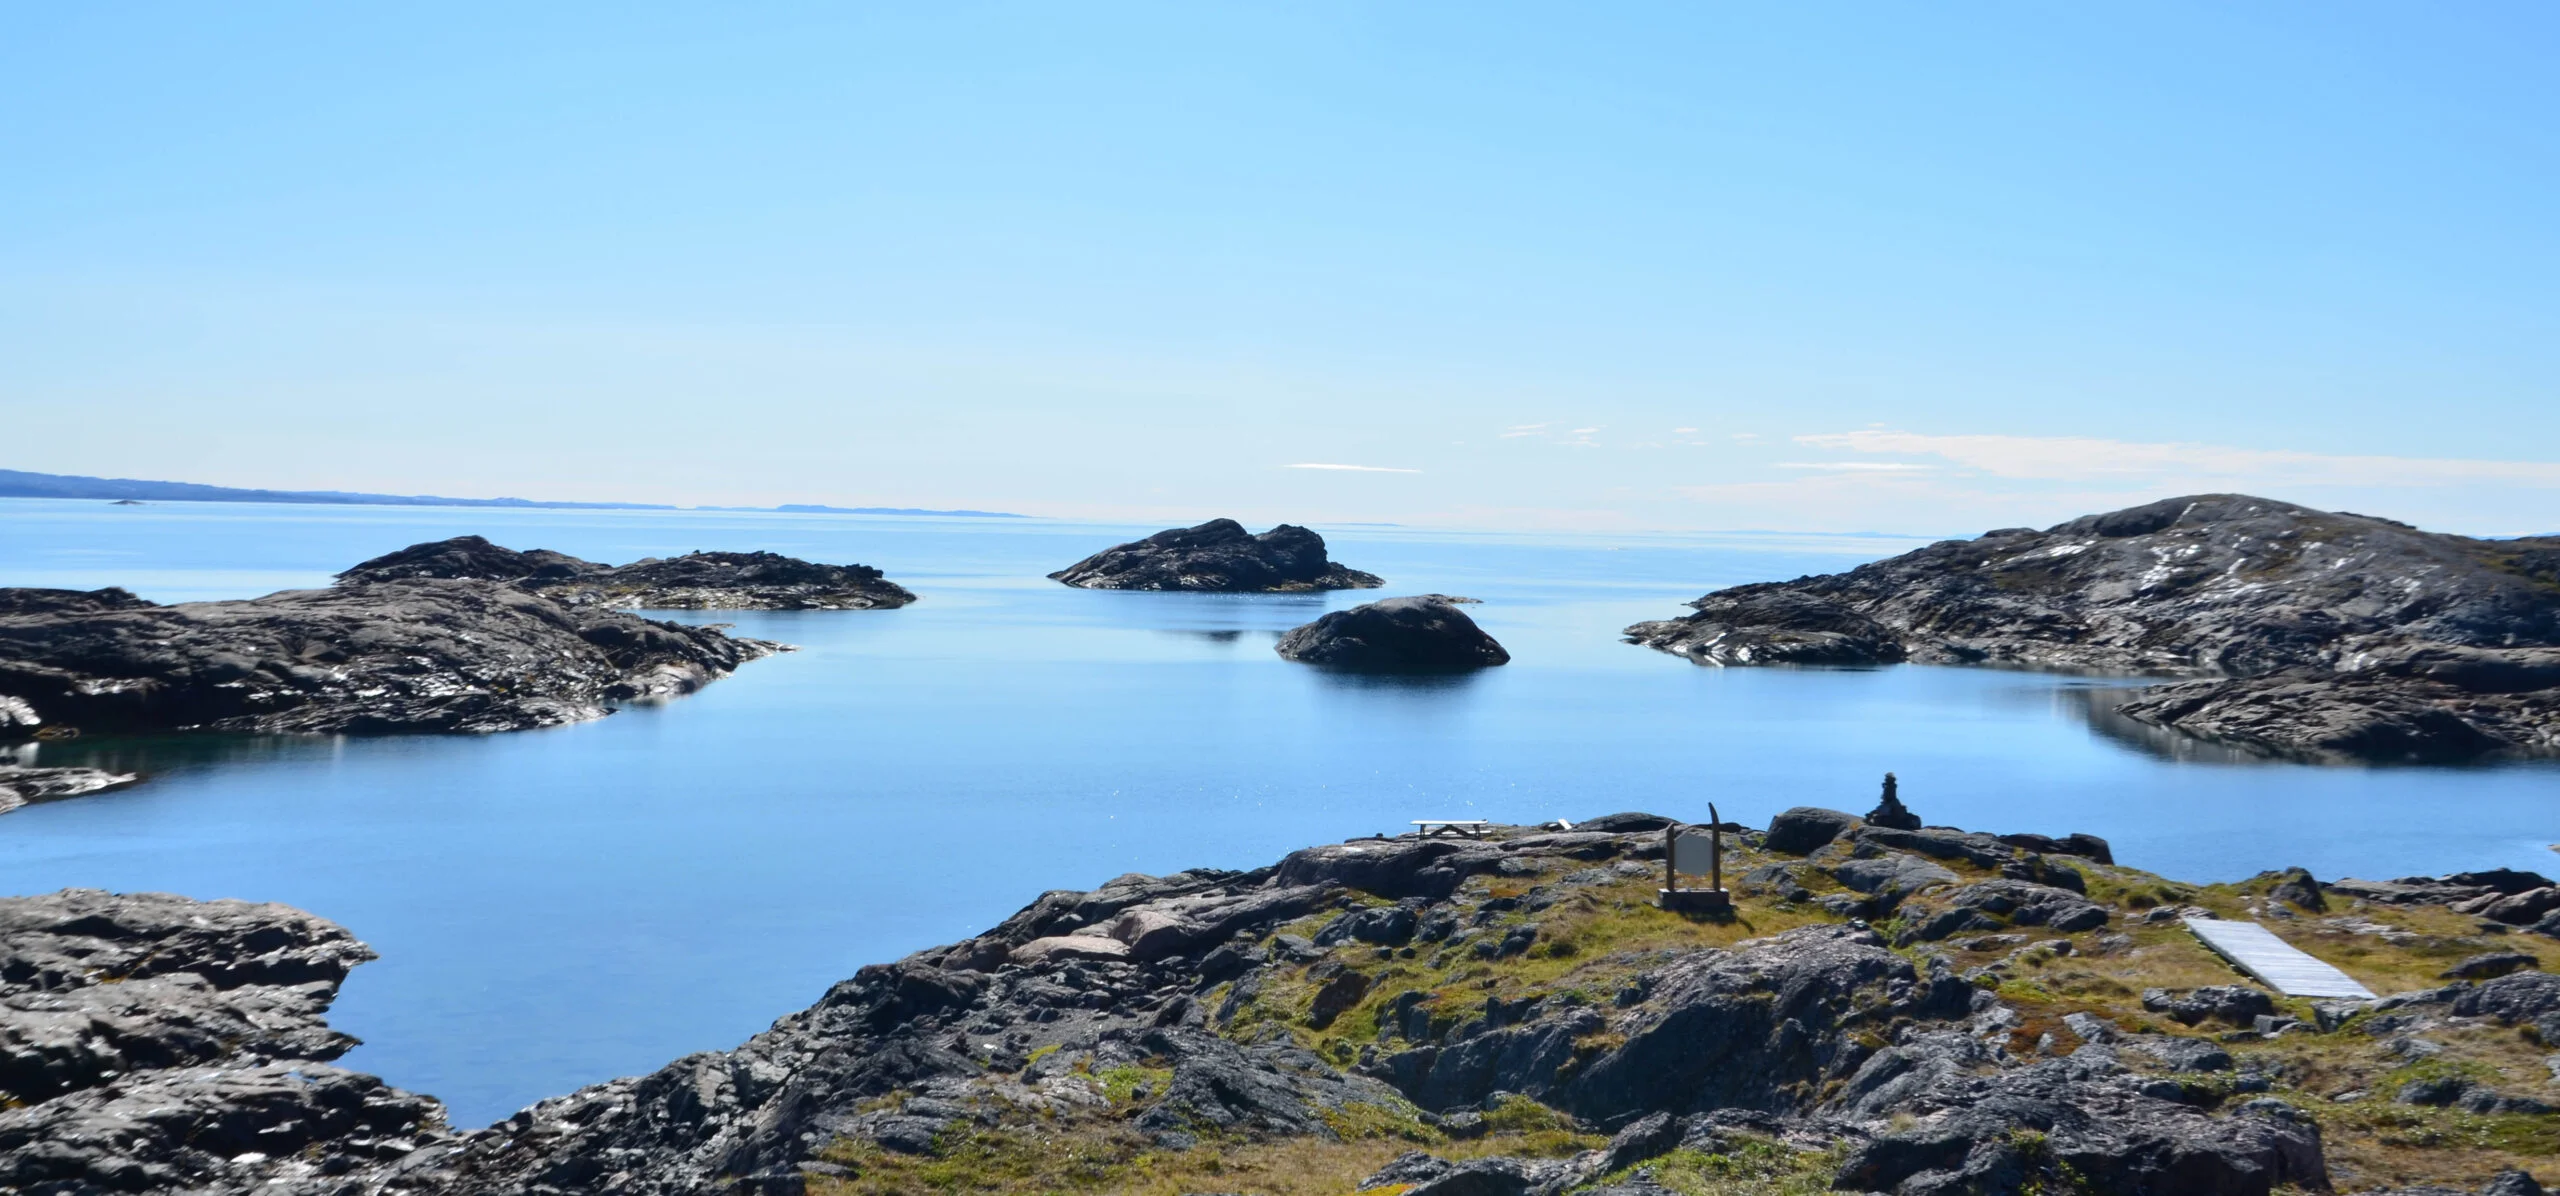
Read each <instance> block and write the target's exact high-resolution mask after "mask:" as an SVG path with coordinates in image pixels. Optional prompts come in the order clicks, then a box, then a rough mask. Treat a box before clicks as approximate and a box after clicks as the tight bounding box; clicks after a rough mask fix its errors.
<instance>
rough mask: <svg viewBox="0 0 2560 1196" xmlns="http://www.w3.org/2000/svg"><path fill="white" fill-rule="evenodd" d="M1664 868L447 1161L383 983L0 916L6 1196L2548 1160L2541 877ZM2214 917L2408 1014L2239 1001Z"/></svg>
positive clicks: (675, 1094)
mask: <svg viewBox="0 0 2560 1196" xmlns="http://www.w3.org/2000/svg"><path fill="white" fill-rule="evenodd" d="M1879 812H1880V813H1882V814H1884V815H1886V817H1885V819H1884V821H1885V822H1889V823H1898V822H1902V821H1904V819H1903V818H1902V817H1901V815H1902V814H1904V813H1907V810H1904V809H1903V808H1902V807H1901V806H1900V805H1899V804H1898V803H1895V802H1889V803H1887V805H1886V806H1885V807H1882V808H1880V811H1879ZM1669 823H1670V820H1668V819H1665V818H1661V817H1657V816H1652V815H1644V814H1623V815H1613V816H1610V817H1606V818H1599V819H1593V820H1590V821H1588V822H1584V823H1580V824H1575V825H1572V826H1569V827H1565V826H1548V827H1506V828H1496V829H1495V830H1494V831H1493V832H1492V833H1491V834H1489V835H1488V836H1486V837H1484V838H1481V839H1468V840H1462V839H1448V838H1416V837H1412V836H1405V837H1400V838H1395V839H1386V838H1379V839H1370V840H1353V841H1350V842H1345V843H1341V844H1333V845H1326V846H1318V847H1311V848H1307V849H1305V850H1302V851H1298V852H1295V853H1293V854H1291V855H1289V856H1288V857H1287V858H1285V859H1283V860H1281V861H1279V862H1277V863H1276V864H1273V865H1270V866H1267V867H1263V868H1259V869H1255V870H1252V871H1249V872H1228V871H1218V870H1209V869H1203V870H1195V871H1191V872H1184V873H1177V874H1174V875H1171V876H1165V877H1149V876H1137V875H1131V876H1124V877H1120V878H1118V879H1116V880H1113V881H1112V882H1110V883H1109V884H1106V885H1104V886H1103V887H1102V888H1100V889H1096V890H1093V891H1090V892H1072V891H1060V892H1052V893H1047V894H1043V895H1042V896H1041V897H1040V898H1039V899H1038V900H1037V901H1035V902H1033V903H1032V904H1030V905H1029V906H1027V907H1025V908H1024V909H1023V910H1022V911H1021V912H1019V913H1017V914H1015V915H1014V916H1013V917H1012V918H1009V919H1007V920H1006V921H1005V922H1004V923H1003V924H1001V925H999V926H997V927H995V928H993V929H991V930H989V931H988V932H986V933H985V934H982V935H979V936H977V937H975V938H972V939H969V940H966V941H963V942H959V943H954V944H951V945H948V946H945V947H940V948H935V949H932V950H928V951H923V952H919V953H917V954H915V955H913V956H910V957H908V958H906V959H903V960H900V961H897V962H895V963H890V964H881V965H874V966H871V967H866V968H863V969H862V970H861V971H859V972H858V973H856V974H855V975H854V976H853V977H852V978H850V979H848V980H846V981H844V982H843V983H841V984H838V985H837V986H836V987H835V988H834V989H832V990H830V991H829V992H828V993H827V995H826V996H825V998H824V999H822V1000H821V1001H820V1002H818V1004H816V1005H814V1006H812V1007H811V1008H809V1009H807V1010H804V1011H802V1012H799V1013H795V1014H791V1015H789V1016H786V1017H784V1018H782V1019H781V1020H780V1021H778V1022H776V1023H775V1024H774V1026H773V1028H772V1029H770V1030H768V1031H767V1032H765V1033H763V1034H760V1035H758V1036H756V1037H755V1038H754V1039H752V1040H750V1041H749V1042H747V1043H746V1044H744V1045H743V1046H740V1047H739V1048H737V1049H735V1050H731V1051H724V1052H711V1053H704V1054H697V1055H692V1056H688V1057H686V1058H684V1059H681V1060H678V1061H676V1062H675V1063H673V1064H670V1065H669V1066H668V1067H667V1068H665V1069H664V1070H662V1071H659V1072H657V1073H654V1074H651V1075H647V1076H638V1077H631V1078H626V1079H620V1080H614V1081H610V1082H608V1083H604V1084H600V1085H596V1086H594V1087H592V1088H588V1089H584V1090H581V1091H579V1092H576V1093H572V1094H570V1095H567V1096H562V1097H558V1098H555V1099H552V1100H546V1101H543V1102H541V1103H539V1104H536V1105H534V1106H532V1107H530V1108H528V1109H526V1110H524V1111H523V1112H521V1113H518V1114H517V1115H515V1116H514V1117H511V1118H509V1119H507V1120H505V1121H502V1122H500V1123H498V1124H497V1125H494V1126H492V1127H489V1128H488V1129H485V1130H478V1131H472V1132H468V1133H457V1132H454V1131H453V1130H451V1129H449V1128H448V1127H446V1126H445V1125H444V1124H443V1122H442V1119H441V1116H440V1112H439V1110H438V1109H437V1107H436V1106H435V1105H434V1103H433V1102H432V1101H430V1100H428V1099H426V1098H423V1097H418V1096H413V1095H411V1094H407V1093H402V1092H398V1091H397V1090H393V1089H388V1088H385V1087H383V1086H381V1085H380V1083H379V1081H376V1080H373V1079H371V1078H370V1077H363V1076H356V1075H352V1074H350V1073H345V1072H342V1071H339V1070H337V1069H335V1068H333V1067H331V1066H329V1065H328V1063H327V1060H329V1059H331V1058H334V1057H335V1055H336V1054H337V1053H338V1052H339V1051H341V1050H343V1049H344V1047H345V1045H347V1040H345V1039H344V1038H343V1036H339V1035H336V1034H334V1033H333V1032H331V1031H328V1030H327V1029H326V1028H325V1026H324V1025H323V1024H322V1023H321V1022H320V1021H319V1017H320V1014H321V1012H322V1011H323V1010H325V1008H326V1006H327V1004H328V1002H329V999H330V997H331V996H332V995H333V994H334V993H335V991H336V986H337V984H338V982H339V981H340V980H341V979H343V977H344V975H345V973H346V970H347V969H348V968H349V967H351V966H353V965H354V964H355V963H358V962H361V961H362V960H363V959H365V958H369V957H370V953H369V952H367V951H366V950H365V949H364V948H363V946H362V945H361V944H359V943H356V942H355V941H354V940H353V939H352V937H350V936H348V935H347V933H346V932H345V931H344V930H342V929H340V928H338V927H336V926H334V925H331V924H329V923H326V922H324V921H321V920H319V919H316V918H313V917H311V916H309V915H307V914H302V913H300V912H298V911H293V910H289V909H285V908H283V907H278V906H251V905H246V904H243V903H239V902H203V903H198V902H190V901H186V900H184V899H180V898H174V897H167V896H161V895H135V896H125V897H117V896H111V895H108V894H103V893H97V892H92V891H79V890H74V891H70V892H65V893H60V894H54V895H51V896H45V897H30V898H13V899H5V900H0V1039H5V1041H6V1043H7V1049H6V1050H5V1051H0V1058H4V1059H5V1060H6V1061H7V1062H6V1066H7V1067H8V1069H9V1070H7V1071H6V1072H5V1080H0V1087H4V1088H5V1089H6V1092H7V1095H8V1098H9V1099H8V1101H7V1102H6V1103H7V1104H8V1105H9V1107H7V1108H5V1109H0V1187H7V1188H10V1189H11V1190H16V1191H25V1192H30V1193H69V1192H75V1191H76V1192H87V1191H128V1192H142V1193H157V1192H178V1191H190V1192H214V1193H225V1192H241V1193H246V1192H249V1191H252V1190H255V1191H260V1192H271V1193H278V1194H279V1196H297V1194H304V1193H310V1194H320V1193H327V1194H330V1196H338V1194H348V1196H352V1194H356V1193H367V1194H371V1193H524V1194H527V1196H530V1194H533V1193H605V1192H612V1193H666V1194H673V1193H693V1192H737V1193H844V1194H854V1193H863V1194H869V1193H888V1192H911V1191H921V1190H937V1189H939V1188H940V1187H942V1186H944V1184H945V1183H946V1182H947V1181H949V1180H950V1179H951V1178H952V1177H954V1176H965V1177H968V1180H969V1183H970V1184H971V1185H972V1190H976V1191H986V1192H1015V1191H1019V1192H1025V1193H1028V1192H1038V1191H1053V1190H1058V1189H1061V1188H1071V1189H1074V1190H1091V1191H1113V1190H1136V1189H1143V1190H1146V1191H1158V1190H1161V1191H1167V1192H1177V1193H1178V1192H1202V1193H1208V1192H1229V1191H1255V1192H1261V1191H1272V1192H1290V1193H1295V1192H1313V1191H1342V1190H1348V1189H1350V1188H1352V1187H1354V1186H1361V1187H1364V1188H1366V1189H1371V1190H1378V1191H1382V1192H1401V1193H1404V1194H1405V1196H1480V1194H1486V1193H1493V1194H1499V1196H1529V1194H1532V1193H1536V1194H1561V1193H1567V1192H1574V1193H1584V1194H1588V1196H1661V1194H1663V1193H1670V1192H1688V1193H1742V1192H1776V1191H1790V1192H1792V1191H1811V1190H1816V1189H1818V1188H1819V1189H1831V1190H1840V1191H1853V1192H1889V1193H1896V1194H1897V1196H1921V1194H1923V1193H1927V1194H1944V1193H1959V1192H1961V1193H2023V1192H2028V1191H2042V1192H2053V1191H2065V1190H2068V1191H2079V1192H2086V1193H2104V1194H2141V1196H2173V1194H2175V1196H2193V1194H2203V1196H2216V1194H2226V1193H2227V1194H2248V1196H2263V1194H2266V1193H2270V1192H2273V1191H2277V1190H2280V1189H2281V1190H2288V1191H2291V1190H2304V1191H2327V1190H2333V1189H2334V1190H2352V1191H2382V1190H2391V1191H2396V1192H2408V1193H2416V1192H2420V1191H2431V1192H2448V1191H2460V1192H2471V1191H2485V1192H2490V1193H2495V1194H2497V1196H2521V1194H2525V1193H2538V1192H2539V1191H2540V1189H2539V1187H2537V1186H2535V1185H2534V1183H2533V1180H2532V1178H2531V1176H2530V1175H2528V1174H2526V1173H2525V1172H2523V1171H2521V1170H2515V1169H2514V1168H2516V1167H2518V1166H2520V1165H2529V1166H2548V1165H2549V1163H2550V1157H2549V1154H2550V1152H2551V1149H2552V1144H2553V1143H2554V1142H2555V1141H2560V1139H2555V1137H2554V1134H2555V1132H2560V1108H2556V1107H2555V1105H2554V1104H2553V1103H2552V1101H2553V1100H2555V1099H2560V1092H2555V1091H2554V1090H2553V1083H2554V1082H2553V1080H2552V1070H2553V1069H2552V1068H2550V1067H2546V1066H2545V1062H2546V1061H2545V1058H2544V1055H2543V1052H2544V1051H2545V1050H2547V1049H2549V1048H2547V1047H2543V1046H2538V1045H2536V1044H2538V1043H2546V1042H2547V1043H2560V976H2552V975H2546V974H2545V973H2543V972H2541V971H2540V970H2538V969H2539V968H2540V966H2541V965H2542V964H2543V963H2544V962H2546V961H2551V960H2560V944H2555V942H2554V940H2552V939H2551V938H2550V937H2548V936H2549V935H2551V934H2554V933H2560V919H2551V920H2550V921H2551V922H2552V923H2555V924H2553V925H2549V926H2546V918H2545V915H2546V914H2547V913H2548V912H2549V911H2548V910H2546V909H2544V908H2543V907H2544V906H2560V891H2555V890H2553V888H2552V886H2551V885H2550V883H2549V882H2548V881H2547V880H2544V879H2543V878H2541V877H2537V876H2531V875H2530V874H2525V873H2517V872H2500V873H2477V874H2463V875H2458V876H2450V877H2438V878H2405V879H2402V880H2397V881H2338V882H2335V883H2332V884H2328V885H2322V884H2320V883H2319V882H2318V881H2316V880H2314V879H2312V878H2311V877H2309V876H2308V875H2307V874H2303V873H2300V872H2299V871H2298V870H2294V871H2286V872H2273V873H2268V874H2266V875H2264V876H2261V877H2259V878H2256V879H2254V880H2252V881H2249V882H2244V883H2241V884H2237V885H2220V886H2196V885H2184V884H2179V883H2177V882H2173V881H2168V880H2164V879H2162V878H2159V877H2156V876H2152V875H2150V874H2147V873H2143V872H2139V871H2137V870H2134V869H2131V868H2127V867H2123V866H2121V865H2118V864H2116V863H2113V862H2112V861H2111V853H2110V852H2109V851H2108V849H2107V845H2106V844H2105V843H2104V842H2103V841H2102V840H2098V839H2095V838H2094V837H2091V836H2086V835H2075V836H2068V837H2048V836H2043V835H2033V834H2016V835H2006V836H1995V835H1989V834H1981V833H1972V832H1966V831H1960V830H1954V829H1951V828H1944V827H1925V826H1924V827H1919V828H1917V829H1912V828H1910V827H1908V826H1904V825H1881V824H1879V823H1876V822H1869V821H1866V820H1861V819H1858V818H1855V817H1853V816H1850V815H1847V814H1843V813H1838V812H1834V811H1827V810H1819V809H1812V808H1799V809H1795V810H1789V811H1787V812H1785V813H1783V814H1781V815H1779V816H1777V817H1776V818H1775V819H1773V820H1772V822H1771V824H1770V826H1769V828H1768V829H1767V830H1766V831H1765V832H1740V831H1738V830H1737V831H1736V832H1732V833H1729V834H1728V846H1729V848H1730V852H1731V854H1730V856H1729V858H1728V861H1727V867H1728V868H1729V869H1730V872H1729V875H1731V876H1732V877H1733V878H1734V880H1735V883H1734V886H1733V888H1734V894H1735V899H1736V900H1735V910H1734V913H1733V914H1732V916H1731V917H1730V918H1727V919H1723V920H1718V919H1715V918H1709V917H1702V916H1696V915H1682V914H1677V913H1671V912H1667V911H1664V910H1661V909H1658V908H1655V906H1654V904H1653V901H1652V896H1653V890H1654V889H1655V887H1656V886H1657V885H1658V884H1659V883H1660V879H1661V876H1662V867H1663V865H1662V863H1661V857H1662V853H1663V847H1664V838H1665V836H1664V833H1663V828H1664V827H1665V826H1666V825H1669ZM2519 898H2523V900H2518V899H2519ZM2502 903H2504V904H2502ZM2464 911H2468V912H2464ZM2201 913H2210V914H2214V915H2217V916H2223V917H2252V918H2255V919H2257V920H2260V921H2262V922H2264V923H2265V924H2267V925H2268V926H2270V927H2272V928H2274V929H2275V930H2276V931H2277V932H2278V933H2279V934H2281V935H2283V936H2285V937H2287V938H2289V939H2292V940H2294V941H2295V942H2297V943H2298V944H2301V945H2303V946H2305V947H2306V949H2310V950H2314V951H2316V952H2319V953H2321V954H2322V955H2324V956H2325V957H2328V958H2332V959H2337V960H2341V961H2342V962H2345V963H2346V965H2347V966H2349V967H2351V968H2353V969H2355V970H2356V971H2357V972H2358V974H2359V975H2360V976H2362V977H2364V978H2367V979H2368V980H2369V981H2371V982H2373V983H2374V984H2375V986H2376V987H2377V989H2378V990H2380V991H2387V992H2391V993H2392V994H2393V995H2391V996H2389V997H2387V998H2385V999H2383V1000H2380V1001H2377V1002H2369V1003H2367V1002H2304V1001H2296V1000H2290V999H2286V998H2282V997H2278V996H2273V995H2271V994H2269V993H2267V992H2265V991H2262V990H2259V989H2256V988H2254V987H2251V986H2249V985H2246V984H2244V983H2240V982H2237V981H2236V980H2235V978H2234V976H2233V974H2232V973H2231V972H2230V971H2229V970H2228V969H2227V968H2225V967H2223V966H2221V965H2220V964H2219V962H2218V961H2217V960H2215V959H2214V957H2213V956H2211V955H2210V954H2209V953H2207V952H2206V951H2205V950H2204V949H2203V948H2202V947H2201V946H2199V945H2198V944H2197V943H2196V942H2195V941H2194V940H2193V939H2192V938H2191V937H2190V936H2188V935H2187V934H2186V932H2185V931H2184V930H2183V929H2182V928H2181V927H2180V925H2179V923H2178V921H2177V919H2178V917H2179V916H2180V915H2181V914H2201ZM2529 914H2530V915H2531V916H2530V917H2528V915H2529ZM2528 927H2529V928H2530V929H2528ZM2536 931H2539V933H2537V932H2536ZM2484 948H2494V949H2495V950H2486V951H2484ZM2483 954H2489V955H2503V956H2504V958H2503V959H2500V960H2496V961H2493V962H2491V963H2488V964H2483V963H2481V962H2480V960H2479V959H2478V958H2477V957H2479V956H2481V955H2483ZM2466 968H2468V969H2471V970H2470V971H2469V972H2467V973H2465V972H2464V969H2466ZM2446 972H2453V973H2460V974H2462V976H2463V977H2464V978H2455V979H2451V980H2450V981H2447V980H2444V979H2439V978H2438V977H2439V975H2440V974H2441V973H2446ZM937 1176H939V1177H942V1178H941V1179H936V1178H935V1177H937ZM1142 1181H1143V1182H1142ZM1744 1181H1748V1182H1744ZM2420 1182H2426V1183H2451V1184H2455V1185H2458V1186H2457V1187H2455V1188H2427V1189H2420V1188H2413V1187H2409V1186H2408V1185H2410V1184H2415V1183H2420ZM1754 1185H1758V1186H1754ZM2483 1185H2486V1186H2485V1187H2484V1186H2483Z"/></svg>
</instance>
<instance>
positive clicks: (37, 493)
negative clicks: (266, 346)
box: [0, 469, 1031, 519]
mask: <svg viewBox="0 0 2560 1196" xmlns="http://www.w3.org/2000/svg"><path fill="white" fill-rule="evenodd" d="M0 498H67V499H86V500H92V501H103V502H128V503H149V502H265V503H300V504H305V505H321V506H366V507H507V508H516V509H547V510H576V511H774V512H780V513H783V514H794V515H934V516H943V517H947V518H975V519H1029V518H1031V516H1029V515H1018V514H1015V513H1013V512H1011V511H968V510H957V511H938V510H928V509H926V508H922V507H830V506H823V505H819V504H814V503H785V504H783V505H781V506H778V507H679V506H674V505H672V504H668V503H639V502H546V501H542V500H537V499H530V498H447V497H444V496H441V495H433V494H367V493H363V492H361V491H352V490H252V489H244V488H241V487H236V486H208V485H205V484H203V483H200V482H154V481H144V480H141V479H137V478H93V477H84V476H80V475H77V474H58V473H31V472H28V471H25V470H17V469H0Z"/></svg>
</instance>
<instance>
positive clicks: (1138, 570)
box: [1049, 519, 1386, 594]
mask: <svg viewBox="0 0 2560 1196" xmlns="http://www.w3.org/2000/svg"><path fill="white" fill-rule="evenodd" d="M1049 577H1050V579H1051V580H1053V581H1061V582H1065V583H1066V584H1068V585H1071V586H1075V587H1078V588H1080V589H1087V590H1188V591H1193V592H1199V593H1220V594H1293V593H1307V592H1310V591H1316V590H1365V589H1375V588H1377V587H1379V586H1381V585H1384V584H1386V583H1385V581H1383V580H1382V579H1380V578H1379V577H1378V575H1377V574H1374V573H1363V572H1361V571H1359V570H1357V569H1353V568H1350V567H1348V566H1345V565H1341V564H1337V563H1335V562H1334V561H1333V559H1332V558H1331V557H1329V556H1327V555H1326V553H1325V546H1324V537H1322V536H1319V535H1317V534H1316V533H1314V532H1311V531H1308V530H1307V529H1305V528H1303V527H1298V526H1296V525H1294V524H1288V523H1283V524H1281V525H1279V526H1277V527H1274V528H1272V529H1271V530H1270V531H1267V532H1264V533H1262V534H1261V535H1258V536H1257V535H1255V534H1253V533H1251V532H1248V531H1246V530H1245V528H1244V525H1243V524H1241V523H1238V522H1236V521H1235V520H1233V519H1212V520H1210V521H1209V522H1207V523H1203V524H1201V525H1199V526H1198V527H1177V528H1168V529H1166V530H1164V531H1160V532H1157V533H1156V534H1154V535H1152V536H1149V537H1147V538H1146V539H1143V540H1132V541H1130V542H1129V543H1126V544H1120V545H1115V546H1113V547H1110V548H1106V549H1103V550H1102V551H1100V552H1097V553H1095V554H1093V555H1092V556H1089V557H1086V558H1085V559H1083V560H1081V561H1077V562H1076V563H1075V564H1072V565H1069V566H1067V567H1066V568H1064V569H1060V570H1058V571H1057V572H1055V573H1052V574H1050V575H1049Z"/></svg>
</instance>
